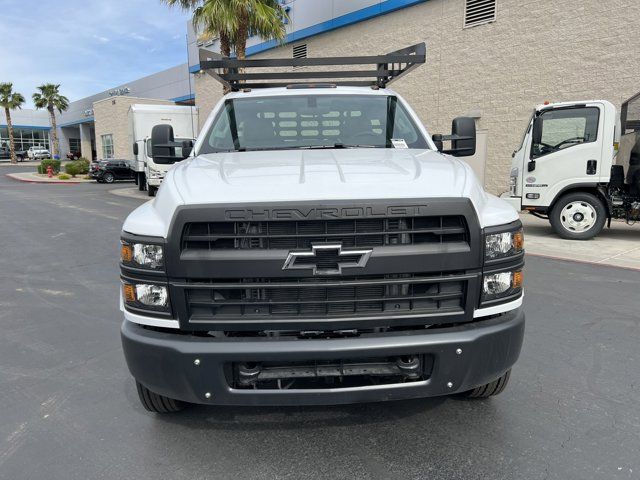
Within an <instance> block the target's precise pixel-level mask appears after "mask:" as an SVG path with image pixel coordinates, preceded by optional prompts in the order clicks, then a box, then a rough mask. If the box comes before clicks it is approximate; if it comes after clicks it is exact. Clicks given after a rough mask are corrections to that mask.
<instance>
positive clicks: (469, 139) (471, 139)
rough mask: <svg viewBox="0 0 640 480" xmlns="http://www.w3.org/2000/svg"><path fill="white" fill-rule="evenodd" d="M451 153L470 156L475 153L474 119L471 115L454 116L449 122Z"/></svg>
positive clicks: (456, 155)
mask: <svg viewBox="0 0 640 480" xmlns="http://www.w3.org/2000/svg"><path fill="white" fill-rule="evenodd" d="M450 153H451V155H453V156H454V157H471V156H473V155H475V154H476V121H475V120H474V119H473V118H471V117H458V118H454V119H453V122H451V152H450Z"/></svg>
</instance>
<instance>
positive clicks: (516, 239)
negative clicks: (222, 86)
mask: <svg viewBox="0 0 640 480" xmlns="http://www.w3.org/2000/svg"><path fill="white" fill-rule="evenodd" d="M513 248H515V249H516V251H520V250H522V249H523V248H524V233H522V230H519V231H517V232H515V233H514V234H513Z"/></svg>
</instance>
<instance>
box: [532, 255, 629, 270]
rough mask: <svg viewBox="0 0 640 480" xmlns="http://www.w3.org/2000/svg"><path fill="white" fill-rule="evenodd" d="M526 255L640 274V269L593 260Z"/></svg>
mask: <svg viewBox="0 0 640 480" xmlns="http://www.w3.org/2000/svg"><path fill="white" fill-rule="evenodd" d="M525 255H527V256H531V257H539V258H546V259H548V260H559V261H561V262H571V263H584V264H586V265H591V266H595V267H609V268H621V269H622V270H630V271H632V272H640V268H638V267H625V266H624V265H612V264H611V263H603V262H594V261H591V260H579V259H574V258H567V257H557V256H554V255H547V254H544V253H529V252H525Z"/></svg>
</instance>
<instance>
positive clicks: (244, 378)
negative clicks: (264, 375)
mask: <svg viewBox="0 0 640 480" xmlns="http://www.w3.org/2000/svg"><path fill="white" fill-rule="evenodd" d="M261 371H262V366H261V365H260V364H259V363H254V362H247V363H241V364H240V365H238V382H239V383H240V385H244V386H246V385H253V384H254V383H255V382H256V380H257V379H258V376H259V375H260V372H261Z"/></svg>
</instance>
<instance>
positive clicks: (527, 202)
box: [522, 104, 604, 206]
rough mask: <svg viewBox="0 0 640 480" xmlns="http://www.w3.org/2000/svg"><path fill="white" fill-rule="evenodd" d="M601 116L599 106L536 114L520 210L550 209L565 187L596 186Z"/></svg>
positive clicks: (599, 154) (600, 149)
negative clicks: (523, 208) (521, 208)
mask: <svg viewBox="0 0 640 480" xmlns="http://www.w3.org/2000/svg"><path fill="white" fill-rule="evenodd" d="M603 116H604V110H603V108H602V106H601V105H599V104H579V105H571V106H566V107H565V106H561V107H554V108H548V109H543V110H540V111H538V113H537V114H536V116H535V118H534V120H533V129H532V134H531V148H530V150H529V159H528V163H526V164H525V165H524V167H525V168H524V172H523V175H522V185H523V187H522V205H523V206H549V205H550V204H551V202H553V200H554V198H555V197H556V195H558V194H559V193H560V192H561V191H562V190H564V189H565V188H567V187H570V186H572V185H575V186H578V185H594V184H597V183H598V182H599V180H600V172H601V163H602V162H601V157H602V137H603V131H602V129H603V127H602V125H603V123H604V122H603Z"/></svg>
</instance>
